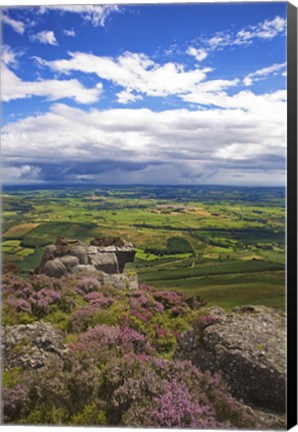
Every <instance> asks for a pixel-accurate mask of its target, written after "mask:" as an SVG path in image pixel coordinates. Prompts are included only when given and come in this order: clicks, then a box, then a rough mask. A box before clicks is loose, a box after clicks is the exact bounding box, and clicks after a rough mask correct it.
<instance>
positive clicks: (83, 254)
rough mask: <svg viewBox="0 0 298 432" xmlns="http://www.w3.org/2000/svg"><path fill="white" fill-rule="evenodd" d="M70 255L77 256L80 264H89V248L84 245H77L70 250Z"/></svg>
mask: <svg viewBox="0 0 298 432" xmlns="http://www.w3.org/2000/svg"><path fill="white" fill-rule="evenodd" d="M68 253H69V255H72V256H75V257H77V258H78V259H79V261H80V264H89V260H88V254H87V248H86V246H85V245H83V244H75V245H74V246H71V247H70V248H69V250H68Z"/></svg>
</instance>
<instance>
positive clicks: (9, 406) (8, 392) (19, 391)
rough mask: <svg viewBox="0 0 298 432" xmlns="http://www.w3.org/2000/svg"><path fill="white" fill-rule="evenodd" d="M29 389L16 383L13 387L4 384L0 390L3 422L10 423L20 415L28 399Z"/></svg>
mask: <svg viewBox="0 0 298 432" xmlns="http://www.w3.org/2000/svg"><path fill="white" fill-rule="evenodd" d="M28 393H29V389H28V388H26V387H24V386H22V385H21V384H17V385H16V386H15V387H8V386H4V387H3V390H2V403H3V414H4V422H6V423H12V422H14V420H15V419H17V418H18V417H19V416H21V415H22V413H23V412H24V410H25V406H26V402H27V401H28V396H29V395H28Z"/></svg>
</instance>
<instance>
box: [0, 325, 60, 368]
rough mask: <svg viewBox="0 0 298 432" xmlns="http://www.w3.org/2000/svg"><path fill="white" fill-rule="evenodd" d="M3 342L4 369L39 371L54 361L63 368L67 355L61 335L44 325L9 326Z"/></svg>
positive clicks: (5, 330) (3, 330)
mask: <svg viewBox="0 0 298 432" xmlns="http://www.w3.org/2000/svg"><path fill="white" fill-rule="evenodd" d="M1 340H2V353H3V366H4V369H9V368H12V367H21V368H23V369H39V368H42V367H44V366H46V365H47V363H48V362H49V361H52V360H54V359H55V360H56V361H57V360H58V364H61V365H62V364H63V357H64V355H65V353H66V352H67V348H66V346H65V345H64V343H63V335H62V333H60V332H59V331H58V330H57V329H55V328H54V327H53V326H52V325H51V324H49V323H45V322H43V321H36V322H34V323H32V324H21V325H13V326H6V327H5V328H4V329H2V334H1Z"/></svg>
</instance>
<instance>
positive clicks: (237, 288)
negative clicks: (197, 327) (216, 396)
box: [152, 271, 285, 311]
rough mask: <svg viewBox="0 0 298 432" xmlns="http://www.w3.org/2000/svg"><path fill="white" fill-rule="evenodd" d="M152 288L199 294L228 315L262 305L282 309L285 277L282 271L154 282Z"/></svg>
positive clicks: (283, 305)
mask: <svg viewBox="0 0 298 432" xmlns="http://www.w3.org/2000/svg"><path fill="white" fill-rule="evenodd" d="M152 285H153V286H154V287H156V288H159V289H160V288H164V289H171V290H176V291H180V292H184V293H187V294H191V295H194V294H199V295H200V296H202V297H203V298H204V299H205V300H206V301H207V302H208V304H209V305H217V306H220V307H222V308H223V309H225V310H226V311H229V310H231V309H233V308H234V307H236V306H243V305H246V304H254V305H257V304H262V305H265V306H271V307H274V308H279V309H282V310H283V309H284V308H285V274H284V272H283V271H276V272H264V273H251V274H243V275H239V274H236V275H221V277H220V280H219V279H218V277H216V276H202V277H197V278H185V279H179V280H171V281H162V282H161V281H156V282H154V283H152Z"/></svg>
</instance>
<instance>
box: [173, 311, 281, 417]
mask: <svg viewBox="0 0 298 432" xmlns="http://www.w3.org/2000/svg"><path fill="white" fill-rule="evenodd" d="M285 344H286V331H285V317H284V314H283V313H282V312H278V311H276V310H274V309H272V308H269V307H265V306H246V307H238V308H236V309H234V310H233V311H232V312H231V313H228V314H226V313H225V312H224V311H223V310H222V309H220V308H216V307H213V308H212V307H211V308H205V309H204V313H202V316H201V317H200V318H198V319H197V322H195V323H194V325H193V328H192V329H191V330H188V331H187V332H185V333H184V334H183V335H182V337H181V340H180V343H179V347H178V349H177V352H176V357H177V358H180V359H188V360H191V361H192V362H193V363H194V364H195V365H196V366H198V367H199V368H200V369H202V370H207V369H209V370H211V371H212V372H219V373H220V374H221V375H222V376H223V377H224V378H225V380H226V381H227V383H228V384H229V385H230V386H231V388H232V391H233V393H234V395H235V396H236V397H240V398H242V399H243V400H244V401H245V402H246V403H248V404H251V405H252V406H255V407H261V408H264V409H269V410H273V411H278V412H284V411H285V383H286V373H285V370H286V354H285V352H286V350H285V347H286V345H285Z"/></svg>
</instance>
